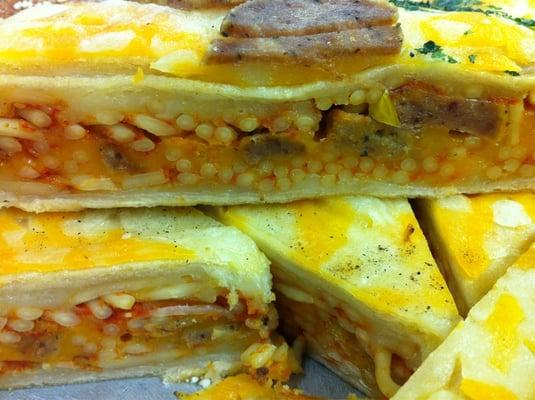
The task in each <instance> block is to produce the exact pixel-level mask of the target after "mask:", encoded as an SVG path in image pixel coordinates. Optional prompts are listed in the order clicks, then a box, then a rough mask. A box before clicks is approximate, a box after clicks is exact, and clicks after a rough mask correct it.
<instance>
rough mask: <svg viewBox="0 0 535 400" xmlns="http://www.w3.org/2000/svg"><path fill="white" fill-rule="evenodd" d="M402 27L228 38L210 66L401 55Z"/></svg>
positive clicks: (216, 46)
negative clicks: (275, 36) (284, 35)
mask: <svg viewBox="0 0 535 400" xmlns="http://www.w3.org/2000/svg"><path fill="white" fill-rule="evenodd" d="M401 41H402V39H401V29H400V28H399V26H381V27H372V28H361V29H353V30H349V31H343V32H333V33H320V34H317V35H307V36H288V37H280V38H253V39H245V38H224V39H217V40H215V41H214V42H213V43H212V45H211V47H210V50H209V51H208V56H207V62H208V63H214V64H215V63H230V62H236V61H281V62H292V61H293V62H305V63H315V62H317V61H318V60H321V59H324V60H325V59H331V58H333V57H338V56H345V55H352V54H353V55H354V54H359V55H388V54H397V53H398V52H399V50H400V48H401Z"/></svg>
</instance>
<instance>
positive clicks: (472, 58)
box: [468, 54, 477, 64]
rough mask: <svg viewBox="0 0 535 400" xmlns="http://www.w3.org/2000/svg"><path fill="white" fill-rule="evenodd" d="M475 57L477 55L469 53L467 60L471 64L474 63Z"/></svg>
mask: <svg viewBox="0 0 535 400" xmlns="http://www.w3.org/2000/svg"><path fill="white" fill-rule="evenodd" d="M476 58H477V56H476V55H475V54H470V55H469V56H468V60H469V61H470V62H471V63H472V64H475V63H476Z"/></svg>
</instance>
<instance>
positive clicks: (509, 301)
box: [393, 245, 535, 400]
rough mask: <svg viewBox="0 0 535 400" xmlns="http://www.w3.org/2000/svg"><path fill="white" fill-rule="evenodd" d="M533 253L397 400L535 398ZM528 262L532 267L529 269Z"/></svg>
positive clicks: (534, 250)
mask: <svg viewBox="0 0 535 400" xmlns="http://www.w3.org/2000/svg"><path fill="white" fill-rule="evenodd" d="M534 253H535V246H534V245H532V248H531V250H530V251H529V252H528V253H527V254H526V256H525V257H523V259H524V261H521V262H520V264H515V265H513V266H512V267H511V268H510V269H509V270H508V271H507V273H506V274H505V275H504V276H503V277H501V278H500V279H499V280H498V282H497V283H496V285H495V286H494V288H493V289H492V290H491V291H490V292H489V293H488V294H487V295H486V296H485V297H483V299H482V300H481V301H480V302H479V303H477V304H476V305H475V306H474V307H473V308H472V310H471V311H470V313H469V314H468V317H467V318H466V320H465V321H464V322H463V323H462V324H459V325H458V327H457V328H456V329H455V330H454V331H453V332H452V333H451V334H450V336H449V337H448V338H447V339H446V340H445V341H444V343H443V344H442V345H441V346H440V347H439V348H438V349H437V350H435V351H434V352H433V353H432V354H431V355H430V356H429V357H428V358H427V360H426V361H425V362H424V363H423V364H422V366H421V367H420V369H419V370H417V371H416V372H415V373H414V375H413V376H412V377H411V378H410V379H409V381H408V382H407V384H406V385H405V386H403V387H402V388H401V389H400V391H399V392H398V393H397V394H396V396H394V398H393V400H405V399H406V400H409V399H410V400H412V399H416V398H417V399H421V400H424V399H435V398H458V397H459V398H468V399H471V400H480V399H485V400H487V399H496V400H497V399H500V400H502V399H505V400H516V399H533V398H534V397H535V388H534V386H533V381H534V380H535V353H534V351H533V341H532V337H533V332H535V313H534V312H533V310H535V298H534V297H533V287H534V286H535V269H533V268H535V260H534V259H533V254H534ZM529 260H531V261H529ZM528 262H531V266H532V268H529V269H526V268H525V265H526V263H528ZM521 264H522V265H521ZM520 267H521V268H520Z"/></svg>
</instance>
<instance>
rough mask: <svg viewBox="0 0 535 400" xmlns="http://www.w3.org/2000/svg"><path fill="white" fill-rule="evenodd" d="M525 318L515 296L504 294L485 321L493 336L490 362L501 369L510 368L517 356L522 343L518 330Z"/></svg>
mask: <svg viewBox="0 0 535 400" xmlns="http://www.w3.org/2000/svg"><path fill="white" fill-rule="evenodd" d="M523 320H524V311H523V310H522V308H521V307H520V305H519V304H518V301H517V300H516V299H515V297H513V296H511V295H508V294H503V295H501V296H500V298H499V299H498V301H497V303H496V305H495V306H494V310H493V312H492V314H491V315H490V316H489V318H488V319H487V320H486V322H485V323H486V326H487V329H488V330H489V331H490V333H491V335H492V338H493V345H492V353H491V354H490V362H491V363H492V364H493V365H494V366H495V367H496V368H498V369H499V370H501V371H504V372H505V371H507V370H508V369H509V366H510V364H511V361H512V359H513V358H514V356H515V352H516V351H517V347H518V345H519V344H520V339H519V337H518V334H517V330H518V327H519V325H520V323H521V322H522V321H523Z"/></svg>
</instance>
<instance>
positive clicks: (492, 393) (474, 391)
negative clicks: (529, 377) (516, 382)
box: [460, 379, 518, 400]
mask: <svg viewBox="0 0 535 400" xmlns="http://www.w3.org/2000/svg"><path fill="white" fill-rule="evenodd" d="M460 390H461V393H462V394H464V395H465V396H466V397H468V399H470V400H481V399H485V400H517V399H518V397H517V396H515V394H514V393H511V391H510V390H508V389H507V388H504V387H503V386H498V385H492V384H489V383H485V382H478V381H475V380H472V379H463V381H462V382H461V386H460Z"/></svg>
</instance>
